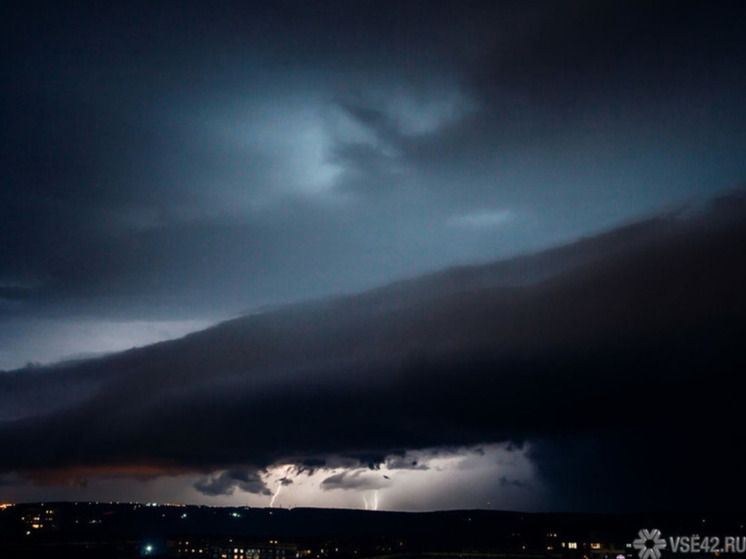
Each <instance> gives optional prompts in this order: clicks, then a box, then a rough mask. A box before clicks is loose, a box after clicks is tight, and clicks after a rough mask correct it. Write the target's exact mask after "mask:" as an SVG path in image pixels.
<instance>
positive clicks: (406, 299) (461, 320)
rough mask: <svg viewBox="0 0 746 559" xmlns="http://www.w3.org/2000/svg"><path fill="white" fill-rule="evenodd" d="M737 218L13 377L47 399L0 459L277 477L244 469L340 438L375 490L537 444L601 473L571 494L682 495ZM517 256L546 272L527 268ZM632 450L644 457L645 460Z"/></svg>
mask: <svg viewBox="0 0 746 559" xmlns="http://www.w3.org/2000/svg"><path fill="white" fill-rule="evenodd" d="M745 215H746V212H745V211H744V205H743V195H742V193H735V194H733V195H731V196H730V197H728V198H722V199H720V200H718V201H716V202H715V203H713V205H712V207H711V208H710V209H708V210H706V211H704V213H701V214H699V215H698V216H696V217H690V218H681V217H679V216H678V215H673V216H662V217H659V218H655V219H651V220H648V221H645V222H641V223H637V224H634V225H630V226H629V227H628V228H626V229H621V230H616V231H612V232H610V233H608V234H605V235H601V236H598V237H595V238H590V239H587V240H584V241H581V242H579V243H576V244H574V245H569V246H567V247H562V248H560V249H556V250H553V251H548V252H546V253H542V254H538V255H535V256H531V257H522V258H518V259H514V260H509V261H505V262H502V263H497V264H490V265H486V266H481V267H479V266H477V267H470V268H464V269H454V270H451V271H447V272H444V273H441V274H436V275H434V276H426V277H424V278H420V279H417V280H410V281H409V282H403V283H397V284H392V285H390V286H387V287H384V288H381V289H379V290H375V291H372V292H367V293H363V294H360V295H356V296H348V297H342V298H334V299H329V300H320V301H315V302H308V303H304V304H297V305H290V306H286V307H283V308H279V309H276V310H268V311H266V312H264V313H260V314H254V315H249V316H246V317H243V318H239V319H236V320H233V321H229V322H225V323H222V324H220V325H218V326H216V327H213V328H210V329H208V330H205V331H203V332H199V333H195V334H191V335H188V336H186V337H185V338H182V339H180V340H176V341H172V342H162V343H160V344H156V345H154V346H150V347H145V348H140V349H133V350H130V351H127V352H124V353H121V354H115V355H112V356H108V357H104V358H99V359H91V360H86V361H83V362H80V363H72V364H67V365H60V366H57V367H51V368H39V369H38V370H33V369H32V370H22V371H16V372H11V373H6V374H5V375H4V376H3V377H2V379H0V380H2V382H3V390H2V394H3V400H4V402H3V409H9V408H7V406H6V403H5V402H6V401H7V402H11V401H13V400H14V399H15V398H16V397H17V395H19V394H23V392H24V390H31V388H30V387H31V386H33V387H34V394H37V395H38V399H37V400H35V401H34V400H33V399H29V398H27V399H26V403H25V404H24V405H21V404H18V403H17V404H16V407H15V410H14V412H13V413H14V414H15V416H16V417H9V418H7V419H6V421H4V423H3V424H2V425H1V426H0V441H1V442H2V445H3V448H4V449H6V452H4V453H3V455H2V458H0V469H2V471H5V472H9V471H16V472H30V473H32V474H33V472H34V471H35V470H41V469H43V470H50V469H51V470H61V471H64V470H65V469H74V468H76V467H80V466H89V467H90V466H93V467H100V468H104V469H105V468H112V467H117V468H123V469H124V470H126V468H127V467H128V466H129V465H132V466H134V465H137V464H153V465H156V466H158V467H162V468H172V469H174V468H176V469H179V470H181V471H184V470H186V471H194V472H199V471H214V470H216V469H226V468H227V471H225V472H223V473H220V474H218V475H216V476H213V477H210V478H207V479H206V480H203V481H200V482H199V483H198V484H197V485H196V487H197V489H198V490H199V491H201V492H203V493H206V494H210V495H216V494H230V492H232V491H234V490H235V489H236V488H240V489H243V490H245V491H249V492H253V493H265V494H267V491H268V490H267V487H266V485H265V484H264V482H263V481H262V479H261V477H259V476H258V475H257V474H251V475H249V474H246V471H254V472H257V471H258V470H260V469H262V468H266V467H269V466H274V465H279V464H296V463H297V464H298V468H303V467H304V462H305V463H306V464H307V463H309V462H308V460H311V461H312V462H313V461H314V460H315V461H316V462H313V463H314V464H321V463H320V462H318V460H319V457H323V456H329V457H333V456H343V457H344V456H347V457H349V458H350V459H351V460H350V462H349V464H350V467H351V469H350V470H349V471H346V472H341V473H335V474H333V475H330V476H329V477H327V478H326V479H325V480H324V483H323V485H324V487H326V488H329V487H332V488H335V487H346V488H350V487H353V488H362V487H365V488H374V487H378V486H379V485H383V484H385V483H386V480H385V478H384V477H383V476H382V475H381V474H377V473H376V472H375V471H370V472H366V470H365V469H360V467H361V466H362V467H363V468H365V467H366V466H371V467H376V464H384V463H386V457H387V456H391V457H393V458H392V459H393V462H392V464H394V465H396V464H397V462H396V457H397V456H399V457H401V456H402V455H403V453H404V451H406V450H417V449H428V448H456V447H460V446H466V445H476V444H481V443H497V442H506V441H511V442H515V443H519V444H520V443H523V442H526V441H529V442H532V443H533V444H534V446H532V450H531V452H530V453H529V456H530V457H531V458H532V459H535V460H536V467H537V472H538V473H539V474H540V475H543V476H544V479H545V482H547V483H550V484H551V483H556V484H557V485H558V486H560V487H565V488H567V487H568V486H573V484H574V483H575V482H574V481H573V480H574V479H577V480H578V483H582V484H586V483H587V481H586V480H587V478H586V475H585V474H583V472H584V471H585V470H589V471H592V472H593V475H592V479H593V480H594V481H593V483H591V484H588V485H584V486H583V487H585V488H586V490H585V491H584V490H583V487H574V495H575V498H576V499H577V502H576V504H577V506H578V507H582V506H588V505H589V503H593V505H594V506H596V505H598V504H597V503H595V501H593V500H587V499H590V497H591V496H592V495H596V494H599V495H603V496H604V499H607V500H608V503H609V506H610V507H612V508H613V507H615V506H622V505H623V504H627V502H626V501H624V503H622V502H621V501H619V499H620V498H621V497H622V496H624V497H625V499H638V501H637V503H638V504H639V503H645V504H649V503H651V501H650V496H646V493H645V491H647V490H648V489H651V488H652V487H653V486H654V485H655V486H656V490H655V491H654V492H653V493H651V495H654V496H655V498H656V499H657V498H661V496H668V497H670V496H669V495H668V492H669V491H670V492H674V491H676V490H678V489H679V488H680V485H678V484H677V483H674V482H677V481H680V480H679V478H678V477H677V476H670V475H669V474H668V473H667V472H669V468H670V467H673V465H674V464H675V463H676V462H678V461H680V460H684V459H687V460H694V458H692V457H688V458H687V456H688V447H687V446H686V444H684V443H685V441H686V440H687V439H689V438H694V439H697V438H699V437H708V438H709V439H710V440H715V441H720V442H722V441H721V438H722V437H727V432H718V431H716V430H715V429H716V428H718V426H720V425H727V424H730V423H731V422H733V421H737V416H736V415H734V414H736V413H737V411H736V410H737V409H738V408H737V406H736V405H735V404H736V401H737V397H738V396H737V391H736V390H735V385H734V384H733V383H734V382H735V380H734V374H735V373H736V371H739V370H740V367H741V366H742V365H743V355H742V352H741V350H740V349H739V347H740V346H739V343H740V342H739V340H740V338H741V335H742V332H743V329H742V326H741V324H742V320H743V318H744V313H746V299H744V296H743V285H744V281H746V267H744V263H743V259H742V258H741V257H740V255H741V254H743V253H744V252H743V249H744V248H746V227H745V226H744V224H745V223H746V221H745V220H744V216H745ZM578 262H580V263H578ZM516 270H522V271H523V272H524V273H526V274H528V275H529V276H533V275H536V273H537V271H539V270H541V271H543V272H544V273H549V274H550V275H549V277H548V278H544V279H541V280H539V281H530V282H526V281H525V280H524V281H522V282H519V283H515V282H514V281H511V274H515V273H516ZM548 270H550V271H551V270H554V271H553V272H548ZM531 272H533V274H532V273H531ZM412 294H417V296H416V297H414V296H411V295H412ZM50 383H53V384H55V385H57V386H58V388H55V389H50V390H49V395H47V396H45V387H46V386H48V385H49V384H50ZM63 385H64V388H63ZM52 394H53V395H54V396H52ZM45 399H46V401H47V402H49V403H51V401H54V407H50V406H49V405H48V404H47V402H45ZM10 409H13V408H12V407H11V408H10ZM693 410H696V413H692V411H693ZM71 434H74V435H73V436H71ZM636 440H639V441H640V442H638V443H635V441H636ZM594 441H595V442H594ZM612 441H614V442H613V443H612ZM645 441H648V442H645ZM721 448H722V447H721ZM612 449H616V451H612ZM726 449H727V447H726ZM573 453H578V455H577V456H574V454H573ZM638 453H639V454H643V455H645V456H650V457H651V458H650V461H652V462H653V464H650V463H649V462H650V461H648V460H644V461H643V462H642V463H641V465H639V466H637V467H635V466H634V464H636V463H637V460H639V456H638ZM372 456H377V458H372ZM568 456H569V457H572V458H568ZM652 456H654V459H653V458H652ZM721 456H722V457H723V459H722V460H720V461H719V462H717V464H716V465H713V466H707V464H709V462H707V461H705V460H704V459H698V461H697V464H698V465H700V466H701V467H702V470H701V471H699V475H703V476H707V475H714V471H713V469H717V471H719V472H720V473H721V474H722V476H725V477H721V478H720V479H730V480H731V481H732V480H733V479H735V478H733V477H729V476H732V475H735V471H736V470H737V468H740V462H739V460H738V459H737V457H736V455H735V454H733V453H730V452H728V451H727V450H721ZM355 464H357V470H356V469H355ZM614 464H618V465H620V467H619V468H614V467H613V465H614ZM621 465H624V467H622V466H621ZM241 466H242V467H243V468H244V469H241V468H240V467H241ZM412 466H414V464H412ZM627 466H629V467H627ZM321 467H322V468H331V467H333V461H332V462H324V466H321ZM247 468H248V470H247ZM568 468H569V469H568ZM599 469H600V470H602V471H603V472H605V474H604V473H600V472H599V471H598V470H599ZM630 472H632V473H630ZM637 472H640V475H642V473H646V474H647V475H648V476H649V480H648V483H642V481H641V480H639V479H637V478H636V477H635V475H636V473H637ZM664 474H665V475H664ZM619 476H622V477H621V478H620V477H619ZM623 476H627V477H623ZM629 476H632V477H629ZM666 476H668V477H666ZM372 480H375V481H377V485H376V484H375V483H373V481H372ZM568 480H569V481H568ZM612 480H613V481H612ZM625 480H626V481H625ZM666 480H668V481H667V482H666ZM713 483H715V485H717V483H716V482H713ZM568 484H569V485H568ZM604 484H606V485H604ZM596 485H598V486H599V487H600V488H601V489H599V488H598V487H596ZM620 489H623V490H624V491H620ZM716 495H717V498H714V497H713V494H712V493H711V492H707V493H706V494H702V495H699V496H698V498H699V499H700V500H699V501H697V502H699V503H704V504H708V505H713V504H718V505H724V506H730V505H731V504H732V503H733V502H734V499H736V496H737V495H739V493H738V491H737V490H736V491H733V492H732V493H730V494H729V496H727V497H724V496H723V495H724V494H721V493H717V494H716ZM688 496H689V497H690V498H691V497H692V494H691V493H690V494H688ZM567 502H568V503H572V502H573V501H572V500H568V501H567Z"/></svg>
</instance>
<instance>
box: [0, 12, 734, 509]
mask: <svg viewBox="0 0 746 559" xmlns="http://www.w3.org/2000/svg"><path fill="white" fill-rule="evenodd" d="M744 23H746V8H744V5H743V3H741V2H735V1H734V2H728V1H722V2H668V1H658V2H648V1H645V2H643V1H625V2H622V1H614V0H612V1H605V2H595V1H590V0H585V1H573V0H567V1H548V0H547V1H507V0H506V1H500V2H470V1H459V2H448V1H446V2H419V1H397V2H389V1H376V2H373V1H368V0H361V1H357V2H336V1H329V2H300V1H298V2H295V1H278V2H250V1H245V2H211V3H206V2H179V3H176V2H156V3H153V2H142V3H140V2H111V3H94V2H79V3H70V4H68V3H56V2H26V3H23V4H20V3H15V4H13V3H6V4H5V5H3V6H2V8H0V29H1V31H2V32H1V33H0V48H2V52H3V56H2V57H0V67H1V68H2V70H3V75H4V76H5V78H6V79H5V81H4V85H3V86H2V88H0V96H1V97H2V99H1V102H0V111H1V112H2V121H3V126H2V127H0V146H1V147H2V149H1V150H0V161H1V163H0V448H2V449H3V451H2V453H0V501H6V502H21V501H40V500H81V501H83V500H106V501H108V500H121V501H158V502H164V501H170V502H185V503H205V504H235V505H243V504H248V505H252V506H283V507H295V506H319V507H348V508H370V509H388V510H440V509H453V508H464V509H466V508H496V509H498V508H499V509H512V510H532V511H540V510H552V511H560V510H590V511H621V510H641V509H644V508H659V509H686V508H696V507H705V508H717V509H720V510H723V509H733V510H736V509H740V510H742V509H743V507H744V503H746V484H744V482H743V480H742V475H741V472H742V471H743V469H744V468H746V463H744V458H743V456H742V455H741V453H739V451H738V449H737V448H736V446H735V444H734V441H733V440H731V438H730V437H731V436H732V435H733V433H734V432H737V431H738V429H739V428H740V427H741V426H743V420H742V418H741V417H739V415H738V414H737V409H738V407H739V405H740V403H739V401H738V397H737V396H738V391H737V390H736V389H735V386H736V385H735V384H733V383H735V382H736V381H735V380H734V378H735V377H736V376H737V375H739V374H741V373H742V371H743V370H744V367H743V366H744V364H746V363H745V361H746V359H745V358H744V355H743V352H742V350H740V349H739V343H741V341H742V340H743V335H744V333H746V331H745V329H744V326H743V324H744V319H745V318H746V296H745V294H744V288H743V286H744V285H746V259H744V254H746V190H745V189H744V184H746V182H745V181H746V153H744V152H745V151H746V150H745V148H744V146H746V102H745V101H746V73H744V71H743V62H744V60H746V40H745V39H744V34H743V27H744ZM703 443H706V444H704V446H709V447H711V448H713V449H714V448H717V449H718V452H717V453H716V454H713V453H709V454H708V451H706V449H705V448H704V446H703Z"/></svg>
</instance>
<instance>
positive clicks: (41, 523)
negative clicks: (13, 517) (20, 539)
mask: <svg viewBox="0 0 746 559" xmlns="http://www.w3.org/2000/svg"><path fill="white" fill-rule="evenodd" d="M21 522H22V523H23V526H24V527H25V528H26V532H27V533H34V532H57V531H59V529H60V511H59V509H57V508H56V507H52V506H44V505H43V504H42V505H38V506H32V507H27V508H26V509H25V510H24V511H23V514H21Z"/></svg>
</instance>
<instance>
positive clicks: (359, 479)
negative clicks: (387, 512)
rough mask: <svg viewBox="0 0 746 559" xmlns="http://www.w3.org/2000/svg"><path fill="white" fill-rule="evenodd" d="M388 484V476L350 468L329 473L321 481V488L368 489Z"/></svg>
mask: <svg viewBox="0 0 746 559" xmlns="http://www.w3.org/2000/svg"><path fill="white" fill-rule="evenodd" d="M387 485H390V478H388V477H387V476H385V475H383V474H380V473H374V472H370V471H367V470H352V471H345V472H340V473H338V474H334V475H331V476H329V477H327V478H326V479H324V481H322V482H321V489H323V490H325V491H331V490H334V489H343V490H350V489H355V490H361V491H362V490H368V489H382V488H384V487H386V486H387Z"/></svg>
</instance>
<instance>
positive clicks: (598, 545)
mask: <svg viewBox="0 0 746 559" xmlns="http://www.w3.org/2000/svg"><path fill="white" fill-rule="evenodd" d="M591 549H601V544H600V543H592V544H591Z"/></svg>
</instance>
